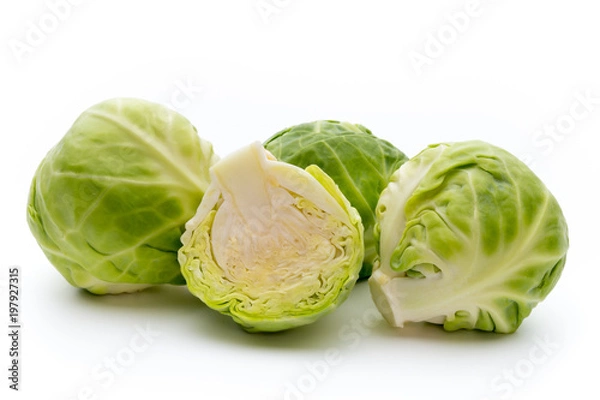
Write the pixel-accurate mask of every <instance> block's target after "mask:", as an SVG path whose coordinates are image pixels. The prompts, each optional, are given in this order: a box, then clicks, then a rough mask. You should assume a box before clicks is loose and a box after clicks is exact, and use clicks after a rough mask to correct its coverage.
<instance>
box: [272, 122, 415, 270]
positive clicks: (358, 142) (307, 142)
mask: <svg viewBox="0 0 600 400" xmlns="http://www.w3.org/2000/svg"><path fill="white" fill-rule="evenodd" d="M264 145H265V148H266V149H267V150H269V151H270V152H271V153H272V154H273V155H274V156H275V157H276V158H277V159H279V160H281V161H285V162H288V163H290V164H294V165H296V166H298V167H300V168H306V167H308V166H309V165H312V164H315V165H317V166H319V167H320V168H321V169H322V170H323V171H325V173H326V174H327V175H329V176H330V177H331V178H332V179H333V180H334V181H335V183H336V184H337V185H338V186H339V188H340V190H341V191H342V193H343V194H344V195H345V196H346V198H347V199H348V200H349V201H350V204H352V206H353V207H355V208H356V209H357V210H358V212H359V214H360V217H361V219H362V223H363V225H364V228H365V235H364V246H365V258H364V260H363V267H362V269H361V271H360V279H362V278H368V277H369V276H371V270H372V268H373V260H374V259H375V255H376V249H375V248H376V241H375V238H374V237H373V225H374V224H375V207H376V206H377V200H379V195H380V194H381V191H382V190H383V189H384V188H385V186H386V185H387V184H388V182H389V180H390V177H391V175H392V173H393V172H394V171H396V170H397V169H398V168H399V167H400V166H401V165H402V164H403V163H404V162H406V161H407V160H408V158H407V157H406V156H405V155H404V153H402V152H401V151H400V150H398V149H397V148H396V147H394V145H392V144H391V143H389V142H387V141H385V140H382V139H380V138H378V137H376V136H375V135H373V134H372V133H371V131H370V130H368V129H367V128H365V127H364V126H362V125H358V124H351V123H348V122H339V121H314V122H310V123H305V124H300V125H296V126H293V127H291V128H287V129H284V130H282V131H281V132H278V133H276V134H275V135H274V136H272V137H271V138H270V139H268V140H267V141H266V142H265V144H264Z"/></svg>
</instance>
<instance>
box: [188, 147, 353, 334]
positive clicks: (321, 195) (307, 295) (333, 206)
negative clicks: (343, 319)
mask: <svg viewBox="0 0 600 400" xmlns="http://www.w3.org/2000/svg"><path fill="white" fill-rule="evenodd" d="M260 153H262V156H261V155H260ZM265 153H266V152H265V151H264V150H263V149H262V147H261V146H260V144H258V143H255V146H254V147H252V146H250V147H248V148H244V149H241V150H240V151H238V152H237V153H234V154H232V155H230V156H228V157H226V158H224V159H223V160H222V161H221V162H220V163H217V164H216V165H215V167H214V168H213V169H212V170H211V171H213V172H212V175H213V180H212V183H211V186H210V187H209V189H208V190H207V192H206V195H205V197H204V199H203V200H202V202H201V204H200V206H199V207H198V211H197V213H196V215H195V216H194V218H192V219H191V220H190V221H189V222H188V223H187V224H186V231H185V233H184V234H183V235H182V238H181V242H182V243H183V246H182V247H181V249H180V250H179V262H180V264H181V270H182V273H183V275H184V277H185V279H186V281H187V284H188V289H189V290H190V292H191V293H193V294H194V295H195V296H197V297H198V298H200V299H201V300H202V301H203V302H204V303H205V304H206V305H208V306H209V307H210V308H212V309H214V310H217V311H219V312H221V313H222V314H225V315H229V316H231V317H232V318H233V319H234V321H235V322H236V323H238V324H240V325H241V326H242V327H243V328H244V329H245V330H246V331H248V332H275V331H281V330H285V329H290V328H294V327H298V326H302V325H306V324H310V323H313V322H314V321H316V320H317V319H318V318H320V317H321V316H323V315H325V314H327V313H329V312H331V311H333V310H334V309H335V308H337V307H338V306H339V305H340V304H341V303H342V302H343V301H345V300H346V298H347V297H348V295H349V294H350V291H351V290H352V288H353V287H354V284H355V283H356V281H357V279H358V274H359V271H360V268H361V262H362V259H363V255H364V253H363V251H364V249H363V247H362V246H361V245H360V243H362V240H363V238H362V235H363V227H362V224H361V221H360V216H359V214H358V212H357V211H356V210H355V209H354V208H353V207H352V206H351V205H350V203H349V202H348V200H347V199H346V198H345V197H344V195H343V194H342V193H341V191H340V190H339V188H338V187H337V186H336V184H335V182H333V180H332V179H331V178H330V177H329V176H327V174H325V172H323V171H322V170H321V169H320V168H319V167H317V166H315V165H312V166H309V167H307V168H306V169H305V170H303V169H301V168H298V167H295V166H293V165H291V164H287V163H283V162H279V161H275V160H272V159H271V160H269V159H267V158H264V157H265V156H266V154H265ZM261 157H263V159H261ZM257 159H258V161H259V162H258V163H257V162H256V161H257ZM257 165H258V166H257ZM242 170H243V171H242ZM255 171H259V172H255ZM240 173H244V174H245V175H244V178H243V179H245V180H246V181H252V184H251V185H250V186H252V187H254V190H253V191H251V192H248V193H249V195H250V196H252V198H242V195H244V194H246V188H240V187H239V186H237V185H236V186H235V187H233V186H229V185H228V183H229V182H227V181H229V180H231V182H234V181H236V180H238V179H240V177H239V174H240ZM248 174H249V175H248ZM223 175H226V176H223ZM262 175H264V179H265V180H268V181H269V182H277V185H276V186H277V187H283V188H285V189H286V190H288V191H290V192H292V193H294V194H295V195H296V196H300V198H303V199H306V200H307V201H314V202H315V204H323V205H324V206H325V207H326V208H327V209H330V210H331V213H330V215H337V217H336V218H338V217H339V218H342V219H344V220H346V222H344V224H345V226H346V229H348V230H349V232H350V234H349V238H351V239H348V240H351V241H350V242H348V243H346V244H345V248H346V251H348V252H349V254H348V258H347V259H341V261H335V262H332V263H328V264H323V265H321V266H320V268H321V272H320V274H319V275H318V276H317V277H315V278H316V279H315V280H314V281H313V280H311V281H309V282H305V281H303V283H302V284H296V285H294V286H289V285H287V286H286V283H287V282H286V281H277V282H273V283H265V282H251V281H250V282H248V281H238V280H236V279H234V278H233V277H232V276H233V275H232V273H231V272H230V271H229V266H227V265H220V264H219V263H218V262H217V260H216V257H215V254H214V247H213V246H214V245H215V244H214V240H216V239H214V237H213V229H214V226H215V225H216V223H215V219H216V218H217V213H219V212H220V209H221V208H222V206H223V204H224V201H226V200H224V199H225V198H226V197H227V198H228V199H230V200H227V201H232V202H235V203H236V204H238V205H239V204H244V203H246V202H250V203H253V202H255V201H256V199H255V198H261V197H262V196H263V194H262V193H258V192H260V191H261V190H262V189H261V186H262V185H261V184H260V182H258V181H259V180H261V179H263V178H262V177H261V176H262ZM234 183H235V182H234ZM255 183H256V185H255ZM242 186H243V185H242ZM224 187H226V188H231V190H234V191H235V190H240V192H237V193H234V194H236V195H237V196H234V197H232V193H223V192H222V190H223V188H224ZM249 189H251V188H248V190H249ZM267 201H268V199H267ZM253 207H254V208H253ZM257 209H260V204H258V203H257V204H251V206H248V208H247V209H246V212H247V213H248V215H245V217H244V220H245V221H249V222H248V223H251V222H253V221H252V218H253V214H252V213H254V212H255V211H256V210H257ZM321 209H323V210H325V208H321ZM273 212H274V213H277V212H279V211H278V210H277V209H276V208H275V209H274V210H273ZM328 213H329V212H328ZM267 215H272V214H271V212H270V211H269V212H266V213H265V216H264V218H268V217H267ZM225 217H226V218H229V216H225ZM266 222H267V223H269V222H268V221H266ZM243 229H245V228H244V227H242V226H238V227H237V230H242V231H243ZM252 236H253V237H252V239H253V240H261V238H262V237H261V236H260V234H259V233H257V232H254V235H252ZM246 237H247V236H246ZM264 239H265V240H270V239H272V238H271V237H265V238H264ZM248 240H250V239H248ZM272 250H273V251H274V252H277V251H278V249H277V248H274V249H272ZM307 251H312V250H307ZM303 261H304V258H303V257H301V256H299V258H298V260H297V265H298V267H299V268H300V267H301V265H302V263H303ZM264 267H265V269H264V270H270V268H271V266H267V265H265V266H264ZM253 268H254V269H255V270H257V269H258V270H259V269H260V268H261V266H254V267H253ZM276 272H277V270H273V271H271V274H275V273H276ZM274 276H275V275H269V278H268V279H270V280H272V279H274V278H273V277H274ZM327 276H330V277H332V278H331V279H333V280H332V281H331V280H329V281H326V282H324V281H323V280H326V277H327ZM269 282H270V281H269ZM257 285H263V286H264V285H267V286H266V287H267V288H266V289H264V290H263V291H262V292H261V293H260V294H259V295H257V297H253V296H251V294H250V290H252V288H253V287H256V286H257ZM260 287H262V286H260ZM292 296H295V297H297V296H301V297H302V298H301V300H300V301H298V302H290V301H289V299H290V298H291V297H292ZM315 296H317V298H318V299H319V300H318V301H317V302H311V301H312V300H311V299H313V298H314V297H315ZM295 297H294V298H295Z"/></svg>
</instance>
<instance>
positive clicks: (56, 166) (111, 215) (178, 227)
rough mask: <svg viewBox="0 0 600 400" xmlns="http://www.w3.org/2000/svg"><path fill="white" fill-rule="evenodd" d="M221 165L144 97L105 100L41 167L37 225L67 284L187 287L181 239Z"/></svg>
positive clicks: (31, 216)
mask: <svg viewBox="0 0 600 400" xmlns="http://www.w3.org/2000/svg"><path fill="white" fill-rule="evenodd" d="M216 159H217V158H216V156H215V155H214V153H213V150H212V145H211V144H210V143H208V142H206V141H204V140H201V139H200V138H199V137H198V134H197V132H196V129H195V128H194V127H193V126H192V125H191V124H190V122H189V121H188V120H187V119H185V118H184V117H183V116H181V115H179V114H178V113H176V112H174V111H171V110H169V109H167V108H165V107H163V106H160V105H158V104H154V103H150V102H147V101H143V100H138V99H113V100H108V101H105V102H102V103H100V104H97V105H95V106H93V107H91V108H89V109H88V110H86V111H85V112H84V113H83V114H81V116H80V117H79V118H78V119H77V120H76V121H75V123H74V124H73V126H72V127H71V129H70V130H69V131H68V132H67V133H66V135H65V136H64V137H63V138H62V140H61V141H60V142H59V143H58V144H57V145H56V146H55V147H54V148H53V149H52V150H50V152H49V153H48V154H47V155H46V157H45V158H44V160H43V161H42V162H41V164H40V166H39V167H38V169H37V171H36V173H35V176H34V178H33V182H32V184H31V191H30V195H29V204H28V216H27V218H28V223H29V227H30V229H31V232H32V233H33V235H34V236H35V238H36V240H37V241H38V243H39V245H40V246H41V248H42V250H43V251H44V253H45V254H46V256H47V257H48V259H49V260H50V262H51V263H52V264H53V265H54V266H55V267H56V268H57V269H58V271H59V272H60V273H61V274H62V275H63V276H64V277H65V278H66V279H67V281H69V283H71V284H72V285H74V286H76V287H81V288H85V289H87V290H88V291H90V292H92V293H96V294H105V293H122V292H131V291H137V290H141V289H144V288H146V287H148V286H152V285H157V284H164V283H170V284H184V283H185V280H184V279H183V276H182V275H181V273H180V269H179V264H178V262H177V250H178V249H179V247H180V242H179V237H180V236H181V234H182V232H183V228H184V224H185V222H186V221H187V220H189V219H190V218H191V217H192V216H193V215H194V212H195V210H196V208H197V207H198V204H199V203H200V200H201V199H202V196H203V194H204V191H205V190H206V188H207V187H208V184H209V173H208V170H209V167H210V166H211V165H212V164H214V162H215V161H216Z"/></svg>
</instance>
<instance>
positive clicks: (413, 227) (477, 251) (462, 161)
mask: <svg viewBox="0 0 600 400" xmlns="http://www.w3.org/2000/svg"><path fill="white" fill-rule="evenodd" d="M375 237H376V238H377V239H378V241H379V256H378V259H377V260H376V262H375V268H374V271H373V275H372V276H371V278H370V280H369V283H370V288H371V291H372V295H373V299H374V301H375V303H376V305H377V307H378V308H379V310H380V311H381V313H382V314H383V316H384V317H385V318H386V319H387V321H388V322H389V323H390V324H392V325H393V326H400V327H401V326H403V324H404V323H405V322H408V321H428V322H432V323H436V324H442V325H443V327H444V329H446V330H450V331H452V330H457V329H477V330H483V331H494V332H500V333H510V332H514V331H515V330H516V329H517V328H518V327H519V326H520V324H521V323H522V321H523V319H524V318H526V317H527V316H528V315H529V314H530V313H531V311H532V309H533V308H534V307H535V306H536V305H537V304H538V303H539V302H540V301H542V300H543V299H544V298H545V297H546V296H547V295H548V293H549V292H550V291H551V290H552V288H553V287H554V286H555V285H556V282H557V281H558V279H559V277H560V275H561V272H562V270H563V267H564V264H565V260H566V253H567V248H568V235H567V224H566V221H565V218H564V216H563V213H562V211H561V209H560V207H559V205H558V202H557V201H556V199H555V198H554V196H552V194H551V193H550V191H549V190H548V189H547V188H546V186H544V184H543V183H542V182H541V181H540V179H538V177H537V176H535V174H534V173H533V172H532V171H531V170H530V169H529V168H528V167H527V166H526V165H525V164H523V163H522V162H521V161H520V160H519V159H517V158H516V157H514V156H513V155H511V154H510V153H508V152H507V151H505V150H502V149H500V148H498V147H495V146H492V145H490V144H488V143H484V142H480V141H467V142H460V143H448V144H437V145H432V146H429V147H428V148H427V149H425V150H424V151H422V152H421V153H420V154H418V155H417V156H415V157H414V158H413V159H411V160H410V161H409V162H407V163H406V164H404V165H402V167H400V169H398V171H396V172H395V173H394V175H393V177H392V179H391V181H390V183H389V185H388V186H387V188H386V189H385V190H384V191H383V193H382V194H381V198H380V200H379V203H378V205H377V224H376V228H375Z"/></svg>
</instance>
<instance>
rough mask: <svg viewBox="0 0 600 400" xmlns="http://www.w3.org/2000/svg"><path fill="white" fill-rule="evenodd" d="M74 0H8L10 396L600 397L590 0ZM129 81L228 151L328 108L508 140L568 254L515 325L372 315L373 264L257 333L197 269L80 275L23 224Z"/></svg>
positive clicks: (445, 137)
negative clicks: (90, 289) (347, 290)
mask: <svg viewBox="0 0 600 400" xmlns="http://www.w3.org/2000/svg"><path fill="white" fill-rule="evenodd" d="M59 3H60V2H59ZM76 3H79V4H77V5H69V6H68V7H67V8H65V7H64V4H67V3H64V2H63V6H62V7H50V6H49V5H48V4H49V3H46V2H44V1H41V0H36V1H20V2H8V1H2V3H1V4H2V5H1V6H0V45H1V50H0V52H1V60H2V61H1V64H0V71H1V73H0V102H1V104H0V115H1V116H2V118H1V122H2V125H1V127H2V133H3V134H2V144H1V146H0V152H1V154H0V162H1V163H2V165H1V168H0V171H1V174H2V181H1V182H2V187H3V190H2V195H1V201H2V207H0V213H1V214H0V216H1V219H0V232H1V235H2V236H1V237H0V243H2V247H1V249H2V252H1V253H0V257H1V262H0V264H1V266H2V271H3V272H2V276H1V277H0V278H1V280H0V282H2V300H0V301H1V302H2V304H3V305H2V306H1V307H0V310H4V311H2V313H3V314H5V315H6V316H3V317H2V320H3V321H5V320H6V319H7V314H8V312H7V309H8V300H7V287H6V286H7V280H8V272H7V270H8V267H10V266H12V265H18V266H20V267H21V271H22V277H21V278H22V293H21V295H22V297H21V301H22V306H21V307H22V308H21V313H22V315H21V319H22V323H23V330H22V338H21V340H22V341H21V350H22V354H21V366H22V370H21V373H22V375H21V378H22V381H21V386H20V389H21V390H20V391H19V392H18V393H14V392H13V391H9V390H8V380H7V378H6V377H7V376H8V371H7V368H8V363H9V357H8V347H9V343H8V338H7V336H6V335H2V336H3V340H1V341H0V343H1V346H2V348H1V349H0V354H2V356H1V357H0V360H1V361H0V362H1V366H2V368H1V370H2V371H4V372H2V373H1V374H0V375H2V376H1V379H0V382H2V383H1V386H2V388H1V389H0V391H1V393H2V398H6V397H5V395H6V393H9V394H10V398H11V399H12V398H15V399H16V398H26V399H37V398H46V399H78V398H80V399H86V398H93V399H130V398H144V397H145V396H150V395H152V396H156V397H167V398H175V397H176V396H186V398H208V399H221V398H223V399H230V398H231V399H236V398H245V399H261V400H265V399H266V400H271V399H272V400H275V399H285V398H289V399H362V398H372V399H381V400H383V399H437V398H446V399H461V400H464V399H476V400H485V399H490V400H491V399H493V400H495V399H504V398H513V399H544V398H559V397H573V396H577V394H576V393H579V394H581V393H585V397H586V398H598V396H599V394H600V389H599V386H598V385H597V382H596V381H597V368H595V367H596V366H597V361H598V358H599V356H600V354H599V348H600V345H599V344H598V343H599V341H598V340H597V331H596V330H595V329H594V328H595V327H596V326H597V324H596V323H595V320H596V319H597V306H598V292H599V290H598V282H600V274H599V272H598V271H599V265H598V264H599V263H598V261H599V260H598V247H599V245H598V242H597V232H598V228H597V226H598V223H599V222H600V221H599V218H598V215H597V210H598V207H597V204H598V197H597V193H598V192H597V190H596V185H597V182H598V176H599V174H600V163H599V162H598V155H597V153H598V146H599V145H600V141H599V139H598V137H599V135H600V130H599V129H600V50H599V48H598V38H599V37H600V21H599V18H598V15H599V14H598V11H597V10H595V9H594V8H593V7H592V5H593V4H594V2H592V1H541V0H539V1H527V2H522V1H517V0H504V1H500V0H481V1H480V2H479V3H478V4H475V5H474V6H473V5H469V3H468V2H466V1H427V2H417V1H412V2H398V1H379V0H375V1H374V0H371V1H347V0H346V1H342V0H335V1H324V0H320V1H317V0H303V1H300V0H286V1H283V0H279V1H276V0H267V4H271V5H275V7H277V8H276V11H277V12H276V13H273V14H270V15H266V16H265V15H262V16H261V14H260V13H259V11H258V10H257V8H256V5H257V4H258V2H257V1H256V0H229V1H216V0H214V1H183V0H169V1H147V0H145V1H142V0H136V1H129V0H125V1H123V0H121V1H116V0H103V1H99V0H87V1H81V0H80V1H79V2H75V1H74V0H73V4H76ZM52 8H54V11H52ZM467 12H468V13H470V14H471V16H470V17H469V18H468V20H467V19H465V18H462V19H460V18H456V17H455V18H454V19H453V18H452V16H456V15H468V14H466V13H467ZM53 13H54V14H53ZM457 13H458V14H457ZM460 13H464V14H460ZM55 14H56V15H58V17H57V16H55ZM452 20H453V21H454V24H455V25H456V26H457V27H453V25H452ZM41 28H43V29H44V30H45V31H46V33H44V31H42V34H41V35H40V34H39V32H38V34H37V36H36V34H35V31H36V30H37V29H41ZM459 31H460V32H459ZM440 35H441V36H442V42H443V43H440V42H438V40H439V39H435V38H439V37H440ZM419 57H420V58H419ZM426 57H427V59H426V60H427V62H428V64H424V65H421V66H420V67H418V66H417V67H415V64H414V62H413V61H414V60H416V59H419V60H421V61H423V60H425V58H426ZM186 87H187V91H186V90H182V88H186ZM186 93H187V95H186ZM117 96H134V97H142V98H146V99H148V100H153V101H157V102H160V103H163V104H165V105H168V106H170V107H173V108H175V109H177V110H178V111H180V112H181V113H182V114H184V115H185V116H186V117H188V118H189V119H190V120H191V121H192V122H193V123H194V124H195V125H196V127H197V128H198V131H199V133H200V135H202V136H203V137H204V138H206V139H208V140H210V141H212V142H213V144H214V146H215V149H216V151H217V152H218V153H219V154H220V155H221V156H223V155H226V154H227V153H229V152H231V151H233V150H234V149H236V148H237V147H240V146H242V145H244V144H247V143H250V142H252V141H255V140H261V141H262V140H265V139H266V138H268V137H269V136H270V135H271V134H273V133H275V132H277V131H278V130H280V129H282V128H284V127H287V126H290V125H293V124H297V123H301V122H307V121H311V120H315V119H338V120H348V121H351V122H355V123H361V124H363V125H365V126H367V127H369V128H370V129H371V130H372V131H373V132H374V133H375V134H376V135H378V136H380V137H383V138H386V139H388V140H390V141H392V142H393V143H394V144H395V145H397V146H398V147H399V148H400V149H402V150H403V151H404V152H405V153H406V154H407V155H409V156H412V155H415V154H416V153H417V152H418V151H419V150H421V149H422V148H424V147H425V146H426V145H428V144H430V143H434V142H440V141H459V140H466V139H482V140H486V141H489V142H491V143H494V144H496V145H499V146H502V147H504V148H506V149H508V150H509V151H511V152H513V153H514V154H516V155H518V156H519V157H523V158H525V159H527V160H528V162H529V163H530V164H531V166H532V168H533V169H534V171H535V172H536V173H537V174H538V175H539V176H540V177H541V178H542V179H543V180H544V181H545V182H546V184H547V185H548V187H549V188H550V190H551V191H552V192H553V193H554V195H555V196H556V197H557V199H558V200H559V202H560V204H561V205H562V207H563V209H564V213H565V215H566V217H567V220H568V222H569V228H570V239H571V248H570V252H569V257H568V262H567V265H566V268H565V271H564V274H563V276H562V278H561V280H560V282H559V284H558V285H557V287H556V288H555V290H554V291H553V292H552V293H551V294H550V296H549V297H548V298H547V299H546V301H545V302H543V303H541V304H540V305H539V306H538V307H537V308H536V309H535V310H534V312H533V314H532V315H531V317H529V318H528V319H526V320H525V322H524V324H523V325H522V327H521V328H520V329H519V331H518V332H517V333H515V334H513V335H494V334H482V333H476V332H457V333H446V332H444V331H442V330H440V329H439V328H436V327H434V326H429V325H415V326H410V327H408V328H405V329H402V330H400V329H392V328H390V327H389V326H387V325H386V324H385V323H384V322H383V320H381V319H374V318H372V317H373V316H374V315H376V314H374V312H373V310H374V307H373V305H372V302H371V300H370V296H369V292H368V288H367V286H366V285H365V284H359V285H358V287H357V288H356V290H355V291H354V292H353V293H352V295H351V298H350V299H349V300H348V301H347V302H346V303H344V304H343V306H342V307H341V308H340V309H339V310H338V311H336V312H334V313H333V314H331V315H329V316H327V317H325V318H323V319H321V320H319V321H318V322H317V323H315V324H314V325H311V326H308V327H304V328H300V329H297V330H293V331H289V332H285V333H281V334H274V335H262V334H255V335H250V334H247V333H244V332H243V331H242V330H241V329H239V328H238V327H237V326H236V325H235V324H234V323H233V322H232V321H231V320H230V319H229V318H227V317H223V316H221V315H219V314H216V313H214V312H212V311H211V310H209V309H208V308H206V307H204V306H203V305H202V304H201V303H200V302H199V301H198V300H196V299H195V298H194V297H193V296H191V295H190V294H188V293H187V291H186V289H185V288H184V287H179V288H163V289H158V290H149V291H147V292H143V293H140V294H136V295H129V296H112V297H111V296H109V297H94V296H90V295H86V294H85V293H82V292H80V291H79V290H77V289H75V288H72V287H71V286H69V285H68V284H67V283H66V282H65V281H64V280H63V278H62V277H61V276H60V275H59V274H58V273H57V272H56V271H55V270H54V268H53V267H52V266H51V265H50V264H49V263H48V262H47V260H46V259H45V258H44V256H43V254H42V252H41V251H40V250H39V248H38V246H37V244H36V242H35V240H34V239H33V237H32V236H31V234H30V233H29V230H28V227H27V224H26V220H25V207H26V199H27V191H28V187H29V183H30V180H31V178H32V176H33V173H34V171H35V168H36V167H37V165H38V163H39V162H40V161H41V159H42V157H43V156H44V155H45V153H46V152H47V151H48V150H49V149H50V147H51V146H53V145H54V144H55V143H56V142H57V141H58V140H59V139H60V138H61V136H62V135H63V134H64V133H65V132H66V131H67V130H68V128H69V126H70V125H71V123H72V122H73V121H74V119H75V118H76V117H77V116H78V115H79V113H80V112H82V111H83V110H84V109H85V108H87V107H89V106H91V105H92V104H94V103H97V102H99V101H101V100H104V99H107V98H111V97H117ZM585 96H587V97H588V98H589V99H591V101H587V102H585V101H582V100H581V98H582V97H585ZM573 112H575V113H576V114H575V115H576V116H577V120H576V119H574V118H573V117H572V116H571V115H572V113H573ZM557 124H563V125H561V127H560V129H556V128H555V127H556V125H557ZM570 124H571V125H570ZM544 127H546V128H544ZM553 127H554V128H553ZM544 129H546V130H544ZM552 129H554V131H555V133H554V136H551V133H549V132H551V131H552ZM559 130H562V132H563V133H561V132H560V131H559ZM7 325H8V324H6V326H7ZM147 329H149V330H150V333H147V335H150V336H148V337H146V338H145V339H144V337H143V336H139V335H140V334H139V331H140V330H147ZM134 350H135V351H134ZM111 359H112V360H114V361H113V362H114V363H116V364H115V365H114V366H113V367H112V368H113V369H110V368H109V367H108V365H109V363H110V362H111V361H110V360H111ZM327 362H330V364H327Z"/></svg>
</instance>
